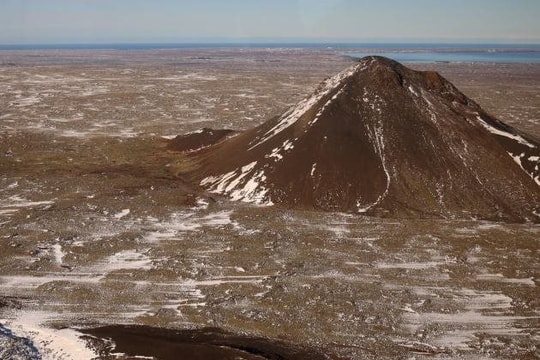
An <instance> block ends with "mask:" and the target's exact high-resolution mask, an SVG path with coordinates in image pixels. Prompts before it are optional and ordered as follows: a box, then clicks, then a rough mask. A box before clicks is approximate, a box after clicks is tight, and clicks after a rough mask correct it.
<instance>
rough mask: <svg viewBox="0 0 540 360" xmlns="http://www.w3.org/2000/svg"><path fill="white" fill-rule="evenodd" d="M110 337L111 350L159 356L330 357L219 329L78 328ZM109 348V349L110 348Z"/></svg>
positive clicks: (197, 359) (164, 359)
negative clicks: (112, 346) (111, 342)
mask: <svg viewBox="0 0 540 360" xmlns="http://www.w3.org/2000/svg"><path fill="white" fill-rule="evenodd" d="M82 332H83V333H86V334H90V335H92V336H95V337H98V338H102V339H111V340H112V341H113V342H114V352H115V353H118V352H120V353H124V354H126V355H128V356H147V357H153V358H156V359H160V360H169V359H171V360H176V359H193V360H213V359H216V360H217V359H219V360H228V359H231V360H233V359H245V360H250V359H253V360H264V359H269V360H270V359H275V360H278V359H281V360H305V359H310V360H323V359H326V360H331V359H337V358H336V357H334V356H331V355H328V354H323V353H321V352H319V351H318V350H315V349H306V348H303V347H300V346H296V345H292V344H288V343H285V342H282V341H275V340H269V339H265V338H256V337H248V336H240V335H234V334H231V333H228V332H225V331H222V330H220V329H214V328H205V329H200V330H172V329H160V328H152V327H147V326H122V325H116V326H105V327H101V328H96V329H87V330H82ZM110 350H112V349H110Z"/></svg>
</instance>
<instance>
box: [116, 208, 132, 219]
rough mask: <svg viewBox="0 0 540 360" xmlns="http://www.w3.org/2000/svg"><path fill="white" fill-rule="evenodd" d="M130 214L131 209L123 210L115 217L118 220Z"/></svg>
mask: <svg viewBox="0 0 540 360" xmlns="http://www.w3.org/2000/svg"><path fill="white" fill-rule="evenodd" d="M130 212H131V211H130V210H129V209H123V210H122V211H120V212H119V213H116V214H114V217H115V218H116V219H121V218H123V217H124V216H127V215H129V213H130Z"/></svg>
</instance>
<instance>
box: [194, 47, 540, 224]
mask: <svg viewBox="0 0 540 360" xmlns="http://www.w3.org/2000/svg"><path fill="white" fill-rule="evenodd" d="M189 157H190V161H192V162H195V163H196V164H197V166H196V169H195V170H193V171H190V172H189V173H185V174H183V175H185V176H187V177H188V178H190V179H191V180H192V181H195V182H197V183H199V184H200V185H201V186H203V187H204V188H206V189H207V190H208V191H210V192H214V193H219V194H223V195H227V196H229V197H230V198H231V199H233V200H241V201H246V202H252V203H256V204H261V205H262V204H268V205H270V204H280V205H283V206H286V207H296V208H308V209H309V208H313V209H322V210H335V211H349V212H357V213H368V214H378V215H383V214H385V215H389V216H407V217H447V218H470V217H478V218H484V219H504V220H509V221H524V220H526V219H530V220H533V221H537V220H538V215H540V172H539V169H538V168H539V164H540V161H539V159H540V143H539V142H538V140H536V139H533V138H531V137H530V136H527V135H525V134H520V133H519V132H518V131H516V130H515V129H513V128H511V127H510V126H508V125H506V124H504V123H502V122H500V121H498V120H496V119H494V118H492V117H491V116H489V115H488V114H486V113H485V112H484V111H483V110H482V109H481V108H480V107H479V106H478V105H477V104H476V103H475V102H473V101H472V100H470V99H468V98H467V97H466V96H465V95H463V94H462V93H461V92H459V90H457V89H456V88H455V87H454V86H453V85H452V84H451V83H449V82H448V81H447V80H445V79H444V78H443V77H441V76H440V75H439V74H437V73H435V72H419V71H413V70H410V69H408V68H406V67H404V66H402V65H401V64H399V63H397V62H395V61H392V60H390V59H386V58H382V57H366V58H364V59H362V60H360V62H359V63H357V64H355V65H354V66H352V67H350V68H348V69H346V70H345V71H343V72H341V73H340V74H338V75H336V76H334V77H332V78H330V79H327V80H326V81H324V82H323V83H322V84H321V85H320V86H319V87H318V89H317V90H316V91H315V92H314V93H313V94H312V95H311V96H309V97H307V98H306V99H304V100H302V101H301V102H299V103H298V104H297V105H295V106H293V107H292V108H291V109H289V110H288V111H287V112H285V113H284V114H283V115H282V116H280V117H276V118H274V119H271V120H269V121H267V122H265V123H263V124H262V125H260V126H258V127H256V128H253V129H250V130H247V131H244V132H242V133H239V134H238V135H236V136H234V137H231V138H227V139H225V140H223V141H221V142H219V143H217V144H214V145H212V146H208V147H205V148H203V149H200V150H197V151H193V152H190V153H189ZM535 214H538V215H535Z"/></svg>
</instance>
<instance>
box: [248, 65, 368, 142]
mask: <svg viewBox="0 0 540 360" xmlns="http://www.w3.org/2000/svg"><path fill="white" fill-rule="evenodd" d="M362 65H363V64H356V65H353V66H351V67H349V68H347V69H345V70H344V71H342V72H340V73H339V74H337V75H336V76H333V77H331V78H329V79H327V80H326V81H324V82H323V83H322V84H321V85H320V86H319V88H318V89H317V91H315V93H314V94H313V95H311V96H309V97H307V98H305V99H303V100H302V101H300V102H299V103H298V104H296V105H295V106H293V107H291V108H290V109H289V110H288V111H287V112H285V114H283V115H282V116H281V118H280V119H279V122H278V123H277V124H276V125H274V126H273V127H272V128H271V129H270V130H268V131H267V132H266V133H265V134H264V135H263V136H262V138H260V139H259V141H258V142H257V143H256V144H254V145H253V146H251V147H250V148H249V149H248V150H251V149H253V148H255V147H257V146H259V145H261V144H262V143H264V142H265V141H267V140H268V139H270V138H272V137H273V136H275V135H277V134H279V133H280V132H282V131H283V130H285V129H286V128H288V127H289V126H291V125H292V124H294V123H295V122H296V121H298V120H299V119H300V118H301V117H302V116H303V115H304V114H305V113H306V112H307V111H308V110H309V109H311V108H312V107H313V106H315V105H316V104H317V103H318V102H319V101H321V100H322V99H323V98H324V97H325V96H327V95H329V94H330V93H331V92H332V90H334V89H336V88H337V87H338V86H339V85H341V83H342V81H343V80H344V79H346V78H348V77H349V76H351V75H352V74H354V73H355V72H356V71H357V69H358V68H359V67H360V66H362ZM331 101H332V99H330V101H329V102H331ZM327 104H328V102H327ZM323 110H324V107H323V109H322V110H321V111H323ZM319 116H320V115H319ZM316 119H317V117H316ZM314 121H315V120H314Z"/></svg>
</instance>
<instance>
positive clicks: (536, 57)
mask: <svg viewBox="0 0 540 360" xmlns="http://www.w3.org/2000/svg"><path fill="white" fill-rule="evenodd" d="M220 48H226V49H234V48H242V49H245V48H254V49H266V48H269V49H320V50H322V49H327V50H332V51H335V52H337V53H339V54H341V55H344V56H349V57H352V58H362V57H364V56H368V55H381V56H386V57H389V58H392V59H394V60H397V61H400V62H406V63H434V62H442V63H540V44H519V45H518V44H410V43H408V44H399V43H395V44H388V43H386V44H373V43H370V44H362V43H201V44H194V43H187V44H131V43H130V44H60V45H54V44H53V45H0V51H2V50H122V51H141V50H167V49H169V50H175V49H220Z"/></svg>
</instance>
